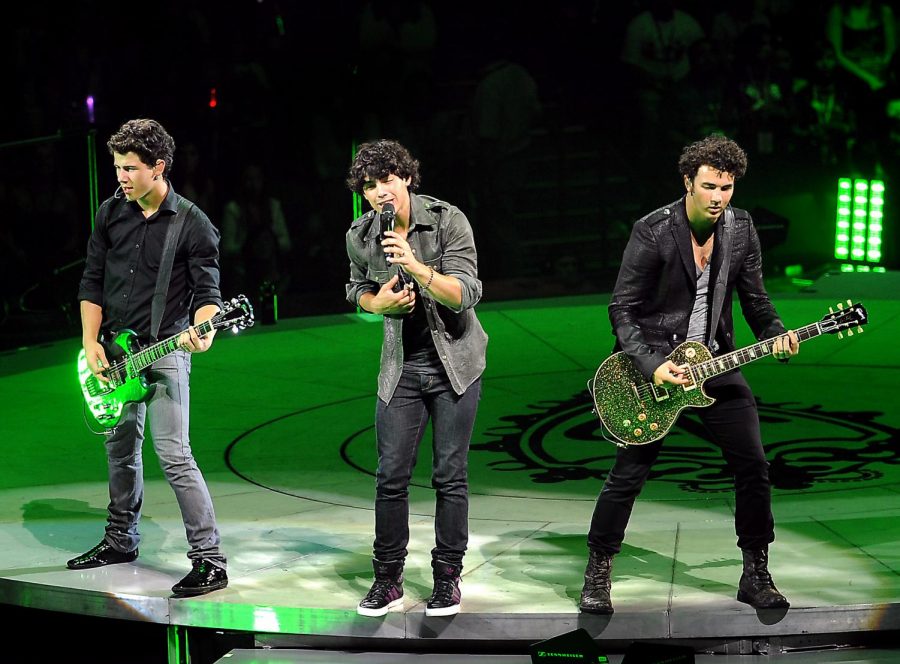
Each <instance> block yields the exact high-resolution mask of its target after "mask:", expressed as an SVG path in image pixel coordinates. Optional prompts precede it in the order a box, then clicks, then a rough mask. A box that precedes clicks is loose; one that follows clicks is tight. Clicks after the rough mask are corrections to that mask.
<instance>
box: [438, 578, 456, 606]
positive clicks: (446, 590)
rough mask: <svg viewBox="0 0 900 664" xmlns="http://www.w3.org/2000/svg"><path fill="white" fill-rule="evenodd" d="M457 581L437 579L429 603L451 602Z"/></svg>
mask: <svg viewBox="0 0 900 664" xmlns="http://www.w3.org/2000/svg"><path fill="white" fill-rule="evenodd" d="M457 589H458V586H457V581H456V579H451V578H438V579H435V581H434V592H432V593H431V601H432V602H438V603H449V602H452V601H453V595H454V593H455V592H456V591H457Z"/></svg>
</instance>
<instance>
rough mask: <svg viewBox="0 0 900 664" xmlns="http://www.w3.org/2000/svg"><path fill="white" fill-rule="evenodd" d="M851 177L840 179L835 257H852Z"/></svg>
mask: <svg viewBox="0 0 900 664" xmlns="http://www.w3.org/2000/svg"><path fill="white" fill-rule="evenodd" d="M850 188H851V183H850V178H841V179H840V180H838V192H837V217H836V219H835V233H834V257H835V258H841V259H847V258H849V257H850V209H851V203H852V201H851V197H850Z"/></svg>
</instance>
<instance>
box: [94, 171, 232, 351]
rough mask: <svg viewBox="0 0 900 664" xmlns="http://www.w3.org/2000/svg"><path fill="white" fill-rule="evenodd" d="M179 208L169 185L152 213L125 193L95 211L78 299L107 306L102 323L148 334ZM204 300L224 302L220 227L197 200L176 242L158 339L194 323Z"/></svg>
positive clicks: (108, 326)
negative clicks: (168, 235)
mask: <svg viewBox="0 0 900 664" xmlns="http://www.w3.org/2000/svg"><path fill="white" fill-rule="evenodd" d="M177 210H178V196H177V195H176V194H175V190H174V189H173V188H172V185H171V184H169V192H168V194H167V195H166V198H165V200H163V202H162V204H161V205H160V207H159V210H157V211H156V212H155V213H154V214H153V215H151V216H150V217H149V218H145V217H144V215H143V213H142V211H141V207H140V206H139V205H138V204H137V203H136V202H134V201H131V202H129V201H127V200H125V199H124V198H115V197H113V198H109V199H107V200H106V201H104V202H103V204H102V205H101V206H100V208H99V209H98V210H97V216H96V220H95V223H94V231H93V233H92V234H91V237H90V240H89V241H88V248H87V259H86V262H85V268H84V274H83V275H82V277H81V285H80V287H79V289H78V300H79V301H81V300H87V301H88V302H93V303H94V304H97V305H99V306H100V307H102V309H103V324H102V327H103V329H104V330H114V331H120V330H124V329H129V330H132V331H133V332H135V333H136V334H137V335H138V336H142V337H147V336H149V334H150V311H151V306H152V301H153V292H154V291H155V290H156V276H157V272H158V271H159V266H160V263H161V261H162V252H163V247H164V246H165V241H166V233H167V232H168V229H169V223H168V222H169V221H171V220H172V218H174V216H175V214H176V212H177ZM206 304H216V305H218V306H219V307H221V306H222V294H221V292H220V290H219V231H218V230H216V228H215V226H213V225H212V222H210V220H209V218H208V217H207V216H206V215H205V214H204V213H203V212H202V211H201V210H200V209H199V208H198V207H196V206H194V207H193V208H191V210H190V211H189V212H188V213H187V215H186V216H185V219H184V227H183V228H182V230H181V236H180V237H179V238H178V245H177V246H176V248H175V261H174V263H173V265H172V277H171V279H170V281H169V290H168V293H167V295H166V308H165V312H164V313H163V318H162V325H161V326H160V331H159V338H161V339H162V338H165V337H168V336H171V335H173V334H177V333H178V332H181V331H182V330H184V329H185V328H187V326H188V325H190V324H191V320H190V316H191V312H192V311H194V310H196V309H198V308H200V307H202V306H203V305H206Z"/></svg>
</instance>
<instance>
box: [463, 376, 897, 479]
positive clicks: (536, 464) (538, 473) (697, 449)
mask: <svg viewBox="0 0 900 664" xmlns="http://www.w3.org/2000/svg"><path fill="white" fill-rule="evenodd" d="M758 407H759V417H760V423H761V425H762V433H763V441H764V444H765V448H766V457H767V458H768V459H769V462H770V470H769V475H770V479H771V481H772V486H773V488H775V489H783V490H795V489H809V488H813V487H815V488H828V487H832V486H834V485H838V484H843V485H846V484H848V483H851V484H852V483H860V482H872V481H877V480H879V479H882V478H884V477H885V474H886V472H888V471H889V469H890V468H891V467H896V466H897V465H900V455H898V454H897V448H898V441H900V429H897V428H895V427H891V426H888V425H885V424H882V423H880V422H878V421H877V418H878V417H879V416H880V415H881V413H879V412H874V411H868V412H840V411H826V410H824V409H823V408H822V407H820V406H817V405H802V404H797V403H771V404H770V403H766V402H763V401H760V402H758ZM592 408H593V402H592V401H591V398H590V395H589V394H588V393H586V392H584V393H579V394H576V395H574V396H572V397H571V398H569V399H567V400H565V401H545V402H541V403H538V404H535V405H532V406H529V412H525V413H522V414H518V415H508V416H505V417H502V418H500V424H498V425H496V426H494V427H491V428H490V429H488V430H487V431H486V432H485V433H484V435H483V436H481V440H473V442H472V446H471V448H472V453H473V455H474V454H481V453H484V454H493V455H496V456H497V457H498V458H496V459H494V460H493V461H488V462H487V466H488V468H490V469H491V470H494V471H496V472H512V473H523V474H527V475H529V476H530V477H531V480H532V481H533V482H535V483H538V484H550V483H560V482H571V481H576V480H602V479H604V478H605V477H606V473H607V471H608V470H609V468H610V467H611V466H612V463H613V459H614V457H615V454H616V450H617V449H618V448H617V447H616V446H615V445H613V444H612V443H610V442H608V441H607V440H605V439H604V438H603V436H602V434H601V428H600V421H599V419H597V417H596V415H594V414H593V412H592ZM701 441H705V443H704V442H701ZM650 479H651V480H655V481H662V482H672V483H675V484H677V485H678V486H679V488H681V489H682V490H685V491H693V492H697V493H717V492H720V491H732V490H733V488H734V484H733V481H732V477H731V474H730V473H729V472H728V468H727V466H726V464H725V461H724V459H723V458H722V455H721V452H720V451H719V448H718V447H716V446H715V445H714V444H713V443H712V442H711V439H710V437H709V435H708V433H707V431H706V429H705V428H704V426H703V425H702V424H701V422H700V420H699V419H698V418H697V416H696V415H694V414H692V413H685V414H682V416H681V417H680V418H679V420H678V422H677V424H676V425H675V426H674V427H673V429H672V431H671V432H670V433H669V435H668V436H666V438H665V439H664V441H663V443H662V451H661V452H660V455H659V457H658V458H657V460H656V462H655V463H654V465H653V469H652V470H651V472H650Z"/></svg>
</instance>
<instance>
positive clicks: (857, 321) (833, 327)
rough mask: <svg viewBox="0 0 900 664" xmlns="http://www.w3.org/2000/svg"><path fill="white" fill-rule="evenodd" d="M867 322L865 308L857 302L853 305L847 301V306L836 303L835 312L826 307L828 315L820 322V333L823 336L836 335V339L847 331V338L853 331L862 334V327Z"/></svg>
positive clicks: (867, 317)
mask: <svg viewBox="0 0 900 664" xmlns="http://www.w3.org/2000/svg"><path fill="white" fill-rule="evenodd" d="M868 322H869V314H868V312H867V311H866V308H865V307H864V306H863V305H861V304H860V303H859V302H857V303H856V304H853V302H851V301H850V300H847V304H844V303H843V302H838V304H837V311H835V310H834V309H833V308H832V307H828V315H827V316H823V317H822V320H821V321H820V323H821V327H822V332H823V333H825V334H837V335H838V338H843V336H844V335H843V334H842V333H843V331H844V330H846V331H847V336H848V337H852V336H853V329H852V328H854V327H855V328H856V331H857V332H862V331H863V328H862V326H863V325H865V324H866V323H868Z"/></svg>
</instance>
